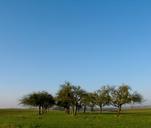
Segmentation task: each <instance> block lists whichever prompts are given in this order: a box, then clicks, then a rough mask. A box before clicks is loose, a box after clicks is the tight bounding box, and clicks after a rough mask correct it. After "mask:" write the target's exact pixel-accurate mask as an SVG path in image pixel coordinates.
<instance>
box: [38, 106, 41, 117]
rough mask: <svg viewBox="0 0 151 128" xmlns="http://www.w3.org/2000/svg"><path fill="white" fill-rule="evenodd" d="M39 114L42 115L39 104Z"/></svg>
mask: <svg viewBox="0 0 151 128" xmlns="http://www.w3.org/2000/svg"><path fill="white" fill-rule="evenodd" d="M38 109H39V115H41V106H40V105H39V108H38Z"/></svg>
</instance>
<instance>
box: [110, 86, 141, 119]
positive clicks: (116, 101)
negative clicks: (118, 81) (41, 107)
mask: <svg viewBox="0 0 151 128" xmlns="http://www.w3.org/2000/svg"><path fill="white" fill-rule="evenodd" d="M111 96H112V99H111V102H112V105H114V106H115V107H117V108H118V111H117V116H119V115H120V112H121V108H122V105H124V104H129V103H131V102H141V101H142V97H141V96H140V95H139V94H138V93H132V91H131V89H130V87H129V86H128V85H124V84H123V85H121V86H119V87H118V88H112V91H111Z"/></svg>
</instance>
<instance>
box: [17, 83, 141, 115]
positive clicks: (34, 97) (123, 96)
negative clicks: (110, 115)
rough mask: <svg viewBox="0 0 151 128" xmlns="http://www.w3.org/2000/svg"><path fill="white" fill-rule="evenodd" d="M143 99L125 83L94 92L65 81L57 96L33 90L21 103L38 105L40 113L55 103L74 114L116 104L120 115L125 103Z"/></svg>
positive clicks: (138, 101) (103, 87) (68, 112)
mask: <svg viewBox="0 0 151 128" xmlns="http://www.w3.org/2000/svg"><path fill="white" fill-rule="evenodd" d="M142 99H143V97H142V96H141V95H140V94H139V93H138V92H136V91H132V89H131V88H130V87H129V86H128V85H125V84H122V85H120V86H109V85H107V86H102V87H101V88H100V89H98V90H96V91H94V92H87V91H86V90H84V89H82V88H81V87H80V86H75V85H73V84H71V83H70V82H65V83H64V84H62V85H61V86H60V89H59V90H58V92H57V93H56V96H52V95H51V94H49V93H48V92H47V91H41V92H33V93H31V94H28V95H26V96H24V97H23V98H22V99H21V100H20V103H21V104H24V105H30V106H34V107H38V108H39V109H38V110H39V115H41V114H44V113H46V112H47V110H48V109H49V108H50V107H52V106H53V105H57V106H59V107H63V108H64V110H65V113H67V114H73V115H76V114H77V113H78V112H79V111H80V109H82V110H83V112H84V113H85V112H86V111H87V108H88V107H89V108H91V111H94V107H95V106H98V107H99V108H100V113H102V111H103V107H104V106H114V108H115V107H116V108H117V115H119V114H120V112H121V109H122V106H123V105H124V104H131V103H141V102H142Z"/></svg>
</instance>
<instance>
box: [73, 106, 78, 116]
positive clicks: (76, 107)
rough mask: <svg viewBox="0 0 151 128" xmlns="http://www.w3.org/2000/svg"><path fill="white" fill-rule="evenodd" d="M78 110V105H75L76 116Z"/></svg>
mask: <svg viewBox="0 0 151 128" xmlns="http://www.w3.org/2000/svg"><path fill="white" fill-rule="evenodd" d="M77 110H78V105H76V106H75V112H74V115H75V116H76V115H77Z"/></svg>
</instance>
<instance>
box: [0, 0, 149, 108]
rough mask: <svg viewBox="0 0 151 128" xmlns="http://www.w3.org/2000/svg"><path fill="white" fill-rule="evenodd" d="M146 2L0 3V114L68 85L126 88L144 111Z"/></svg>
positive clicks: (17, 0)
mask: <svg viewBox="0 0 151 128" xmlns="http://www.w3.org/2000/svg"><path fill="white" fill-rule="evenodd" d="M150 5H151V1H149V0H145V1H144V0H125V1H124V0H122V1H121V0H115V1H113V0H101V1H99V0H96V1H92V0H82V1H81V0H75V1H73V0H57V1H55V0H52V1H49V0H45V1H42V0H22V1H20V0H13V1H12V0H5V1H0V17H1V20H0V61H1V63H0V108H4V107H8V108H12V107H18V105H17V104H18V100H19V99H20V98H21V97H22V96H24V95H26V94H28V93H31V92H33V91H42V90H46V91H48V92H50V93H52V94H53V95H55V93H56V92H57V90H58V88H59V85H60V84H63V83H64V81H70V82H71V83H73V84H75V85H80V86H81V87H82V88H84V89H86V90H88V91H94V90H96V89H99V88H100V87H101V86H103V85H108V84H109V85H120V84H122V83H125V84H128V85H129V86H130V87H131V88H132V89H133V90H136V91H138V92H139V93H141V94H142V95H143V96H144V99H145V100H146V102H145V104H149V105H151V93H150V90H151V86H150V84H151V78H150V76H151V36H150V35H151V17H150V13H151V8H150Z"/></svg>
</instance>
